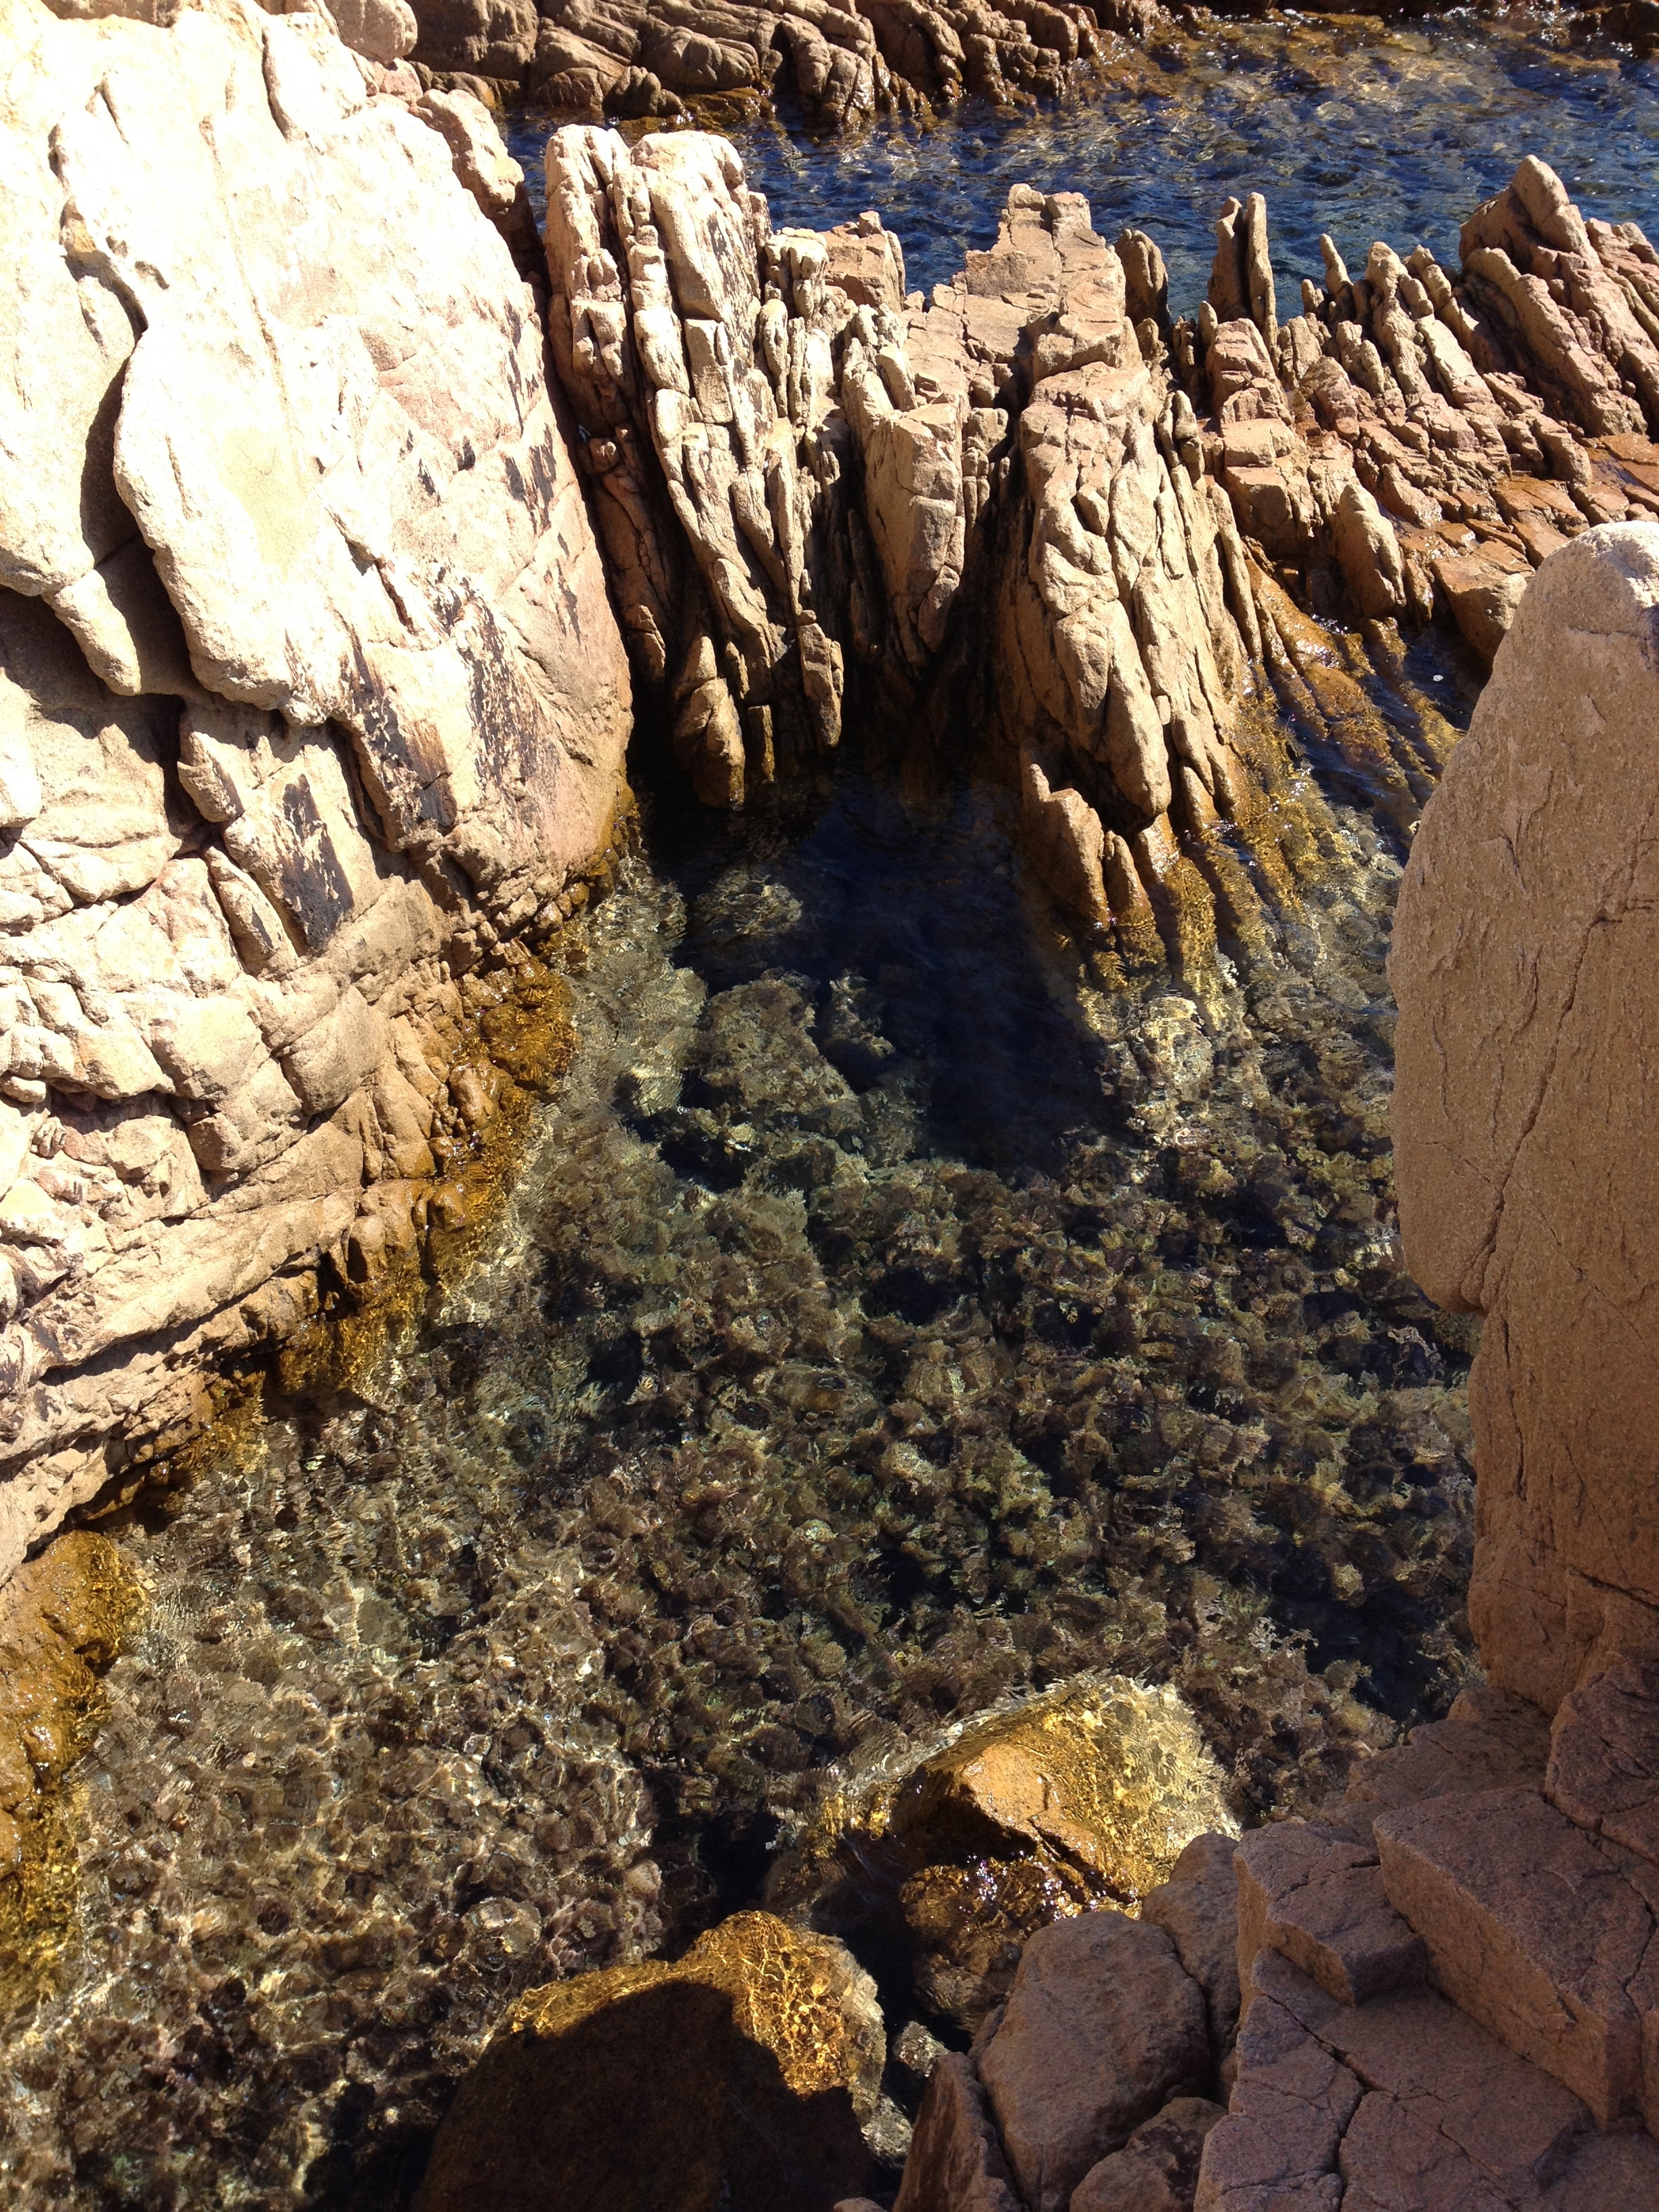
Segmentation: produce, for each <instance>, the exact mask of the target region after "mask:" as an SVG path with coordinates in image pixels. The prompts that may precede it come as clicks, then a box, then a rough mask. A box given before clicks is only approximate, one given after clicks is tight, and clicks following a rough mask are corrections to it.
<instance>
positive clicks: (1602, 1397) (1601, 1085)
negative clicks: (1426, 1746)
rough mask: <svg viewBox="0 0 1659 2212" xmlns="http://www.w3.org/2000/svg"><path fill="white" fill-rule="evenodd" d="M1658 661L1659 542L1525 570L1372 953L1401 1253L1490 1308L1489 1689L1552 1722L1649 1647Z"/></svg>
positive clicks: (1655, 1552)
mask: <svg viewBox="0 0 1659 2212" xmlns="http://www.w3.org/2000/svg"><path fill="white" fill-rule="evenodd" d="M1656 664H1659V531H1656V530H1654V529H1652V528H1650V527H1644V526H1624V527H1620V528H1610V529H1601V530H1596V531H1593V532H1589V533H1588V534H1587V535H1585V536H1584V537H1583V538H1580V539H1579V540H1578V541H1577V543H1576V544H1572V545H1571V546H1569V547H1567V548H1565V550H1562V551H1560V552H1559V553H1557V554H1556V556H1554V558H1553V559H1552V560H1551V561H1549V562H1547V565H1546V566H1545V567H1544V568H1543V569H1541V571H1540V573H1539V574H1538V576H1537V578H1536V579H1535V580H1534V583H1533V585H1532V586H1531V587H1530V588H1529V589H1528V592H1527V595H1526V598H1525V599H1523V600H1522V605H1521V609H1520V611H1519V613H1518V614H1517V616H1516V622H1515V624H1514V627H1513V628H1512V629H1511V630H1510V634H1509V636H1508V638H1507V639H1506V641H1505V642H1504V647H1503V648H1502V650H1501V652H1500V653H1499V654H1498V662H1497V665H1496V667H1495V669H1494V671H1493V675H1492V682H1491V684H1489V685H1488V686H1487V688H1486V692H1485V693H1484V694H1483V696H1482V697H1481V700H1480V706H1479V708H1477V710H1476V713H1475V717H1474V722H1473V724H1472V726H1471V727H1470V730H1469V733H1468V736H1467V737H1466V738H1464V740H1463V742H1462V745H1460V747H1459V748H1458V750H1457V752H1456V754H1455V757H1454V761H1453V765H1452V769H1451V770H1450V771H1449V774H1448V775H1447V778H1446V781H1444V782H1443V785H1442V787H1441V788H1440V790H1439V791H1438V792H1437V794H1436V796H1435V799H1434V800H1433V801H1432V803H1431V805H1430V806H1429V808H1428V809H1427V810H1426V811H1425V816H1424V822H1423V827H1422V829H1421V830H1420V831H1419V836H1418V839H1417V842H1416V844H1415V846H1414V848H1413V854H1412V859H1411V865H1410V867H1409V869H1408V871H1407V876H1406V879H1405V883H1404V884H1403V885H1402V888H1401V900H1400V909H1399V917H1398V920H1397V922H1396V925H1395V940H1394V952H1393V958H1392V963H1391V969H1390V973H1391V975H1392V978H1393V981H1394V986H1395V992H1396V994H1397V995H1398V998H1399V1000H1400V1007H1401V1021H1400V1029H1399V1038H1398V1054H1399V1073H1398V1080H1397V1089H1396V1092H1395V1112H1394V1126H1395V1146H1396V1160H1397V1171H1398V1175H1399V1179H1400V1191H1401V1223H1402V1229H1403V1233H1404V1237H1405V1241H1406V1249H1407V1253H1408V1255H1409V1256H1410V1260H1411V1264H1412V1265H1413V1268H1414V1269H1415V1271H1416V1273H1417V1274H1418V1276H1419V1279H1420V1280H1421V1281H1422V1283H1423V1285H1424V1287H1425V1290H1427V1291H1428V1292H1429V1294H1430V1296H1431V1297H1434V1298H1436V1299H1437V1300H1438V1301H1440V1302H1441V1303H1442V1304H1447V1305H1449V1306H1452V1307H1453V1308H1455V1309H1457V1310H1463V1311H1466V1312H1467V1311H1474V1312H1480V1313H1482V1314H1484V1315H1485V1316H1486V1322H1485V1325H1484V1327H1483V1330H1482V1334H1481V1342H1480V1352H1479V1353H1478V1355H1477V1358H1476V1360H1475V1364H1474V1371H1473V1374H1472V1376H1471V1378H1470V1413H1471V1418H1472V1419H1473V1421H1474V1431H1475V1451H1476V1455H1477V1465H1478V1468H1479V1474H1480V1487H1479V1492H1478V1501H1479V1517H1478V1521H1477V1537H1476V1550H1475V1562H1474V1586H1473V1589H1472V1591H1471V1597H1470V1611H1471V1617H1472V1619H1473V1620H1474V1626H1475V1629H1476V1633H1477V1634H1478V1636H1479V1638H1480V1647H1481V1650H1482V1653H1483V1655H1484V1656H1485V1658H1486V1664H1487V1666H1488V1668H1490V1669H1491V1671H1492V1674H1493V1676H1494V1678H1495V1679H1496V1680H1498V1681H1501V1682H1503V1683H1504V1685H1505V1686H1508V1687H1510V1688H1511V1689H1514V1690H1516V1691H1518V1692H1520V1693H1521V1694H1522V1695H1523V1696H1525V1697H1528V1698H1530V1699H1533V1700H1534V1702H1535V1703H1536V1704H1538V1705H1541V1706H1543V1707H1544V1708H1545V1709H1546V1710H1547V1711H1554V1709H1555V1708H1556V1707H1557V1706H1558V1705H1560V1703H1561V1701H1562V1699H1564V1698H1565V1697H1566V1696H1567V1694H1568V1693H1569V1692H1572V1691H1574V1690H1576V1689H1577V1688H1578V1687H1579V1686H1581V1685H1583V1683H1585V1682H1586V1681H1587V1680H1588V1679H1589V1675H1590V1674H1592V1673H1594V1672H1600V1671H1601V1668H1604V1667H1605V1666H1606V1665H1607V1662H1609V1661H1610V1660H1611V1659H1612V1658H1613V1657H1614V1656H1616V1655H1618V1654H1620V1653H1621V1652H1632V1653H1634V1654H1637V1655H1638V1656H1642V1657H1645V1658H1651V1657H1655V1656H1659V1541H1656V1539H1655V1536H1654V1534H1653V1511H1652V1486H1653V1477H1652V1467H1651V1453H1650V1443H1649V1439H1650V1437H1652V1436H1653V1435H1654V1433H1655V1431H1656V1425H1659V1395H1656V1392H1659V1365H1656V1362H1655V1358H1654V1355H1653V1352H1652V1349H1651V1346H1650V1340H1649V1338H1650V1332H1649V1328H1648V1325H1647V1321H1646V1316H1647V1314H1648V1311H1649V1310H1650V1306H1651V1305H1652V1304H1653V1302H1654V1299H1655V1297H1656V1291H1655V1287H1654V1285H1653V1284H1652V1282H1651V1281H1650V1273H1651V1270H1650V1267H1649V1264H1648V1261H1647V1259H1646V1256H1645V1255H1646V1239H1645V1235H1644V1228H1645V1225H1646V1224H1647V1223H1648V1222H1649V1221H1650V1219H1651V1218H1653V1213H1654V1209H1655V1205H1656V1196H1655V1194H1654V1193H1653V1192H1652V1190H1651V1189H1650V1176H1651V1172H1652V1170H1651V1165H1650V1163H1651V1158H1652V1151H1653V1147H1652V1141H1651V1128H1650V1119H1651V1112H1652V1109H1651V1104H1650V1091H1649V1089H1648V1084H1649V1073H1648V1060H1649V1056H1650V1053H1651V1052H1652V1049H1653V1046H1652V1039H1653V1036H1654V1034H1655V1030H1656V1025H1659V1002H1656V999H1655V994H1654V988H1653V984H1652V973H1653V969H1652V952H1651V947H1650V942H1649V940H1650V936H1651V932H1652V925H1651V921H1650V903H1649V890H1648V887H1647V872H1648V870H1649V869H1650V867H1651V866H1652V865H1653V863H1652V858H1651V848H1650V839H1649V836H1648V832H1647V829H1646V823H1647V819H1648V815H1649V811H1650V802H1649V799H1648V797H1647V795H1646V794H1647V792H1648V789H1649V787H1650V785H1651V783H1652V781H1653V777H1652V769H1651V764H1650V750H1651V733H1652V727H1653V717H1654V713H1655V709H1656V707H1659V665H1656Z"/></svg>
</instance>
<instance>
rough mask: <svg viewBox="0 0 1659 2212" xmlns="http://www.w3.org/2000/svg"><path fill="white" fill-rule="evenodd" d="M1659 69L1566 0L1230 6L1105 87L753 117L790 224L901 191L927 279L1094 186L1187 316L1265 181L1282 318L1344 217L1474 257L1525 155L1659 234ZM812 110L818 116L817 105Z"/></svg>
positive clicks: (534, 131)
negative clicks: (1292, 8)
mask: <svg viewBox="0 0 1659 2212" xmlns="http://www.w3.org/2000/svg"><path fill="white" fill-rule="evenodd" d="M1656 91H1659V67H1656V64H1654V63H1652V62H1647V61H1638V60H1636V59H1634V58H1632V56H1631V55H1630V54H1629V53H1628V52H1621V51H1620V49H1618V48H1617V47H1615V46H1612V45H1610V44H1608V43H1607V42H1605V41H1601V42H1593V43H1588V44H1583V43H1576V42H1575V40H1574V37H1573V33H1572V27H1571V18H1569V17H1567V16H1565V15H1560V14H1558V13H1556V12H1555V11H1553V10H1538V9H1524V8H1523V9H1510V10H1507V11H1505V12H1504V13H1503V14H1491V15H1488V14H1481V15H1475V14H1474V12H1473V11H1471V10H1468V9H1459V10H1457V11H1455V13H1453V14H1451V15H1447V16H1444V17H1442V18H1439V19H1437V20H1436V21H1431V22H1421V23H1413V24H1403V23H1398V22H1395V23H1388V22H1383V21H1377V20H1376V19H1374V18H1370V17H1366V16H1358V15H1346V16H1345V15H1338V16H1319V15H1277V16H1275V17H1274V18H1273V20H1272V21H1266V22H1261V23H1245V22H1231V21H1217V20H1215V19H1213V18H1211V19H1208V20H1207V21H1206V22H1205V23H1204V25H1203V27H1202V28H1201V29H1200V31H1198V32H1197V33H1182V34H1181V35H1179V36H1176V37H1172V38H1171V39H1170V40H1169V41H1168V42H1167V43H1165V44H1164V45H1163V46H1159V47H1158V49H1157V50H1156V53H1155V56H1154V58H1153V59H1152V62H1151V63H1150V64H1147V63H1138V64H1137V65H1136V67H1135V70H1134V74H1133V77H1132V78H1130V79H1129V80H1127V81H1126V82H1123V83H1121V84H1114V85H1113V86H1112V87H1111V88H1109V90H1107V91H1106V92H1105V93H1104V94H1103V93H1101V92H1100V91H1099V90H1097V89H1089V88H1083V89H1080V90H1079V91H1078V92H1077V93H1076V94H1074V95H1073V96H1071V97H1069V98H1067V99H1066V100H1064V101H1062V102H1060V103H1057V104H1048V105H1045V106H1041V107H1039V108H1036V109H1035V110H1027V111H1021V110H1012V111H1002V110H998V109H995V108H993V107H990V106H987V105H986V104H985V103H984V102H983V101H980V100H968V101H964V102H963V104H962V105H961V106H958V107H957V108H954V109H952V110H951V112H950V113H949V114H948V116H946V117H945V118H942V119H940V120H937V121H930V122H928V123H926V124H921V123H916V122H912V121H905V120H896V119H878V120H877V121H875V122H873V123H872V125H870V126H869V127H868V128H867V129H866V131H863V132H862V133H860V134H859V135H856V136H854V137H849V138H847V139H842V140H837V139H828V140H814V139H811V138H810V137H807V136H806V135H805V133H804V132H803V131H801V130H800V129H799V127H796V128H793V129H792V128H790V127H789V125H790V122H791V118H790V116H789V114H788V112H787V107H786V110H785V112H784V113H783V115H782V118H781V121H780V122H779V123H777V124H774V123H771V122H767V123H761V124H750V125H743V126H740V127H738V128H736V129H734V130H732V132H731V133H730V136H731V137H732V140H733V142H734V143H735V144H736V145H737V147H738V149H739V151H740V152H741V153H742V155H743V157H744V165H745V167H746V168H747V170H748V174H749V180H750V183H751V184H752V185H755V186H756V187H757V189H758V190H759V191H763V192H764V193H765V194H766V196H767V198H768V200H769V204H770V206H771V210H772V220H773V222H774V223H775V224H777V225H779V226H781V225H783V224H785V223H799V224H805V225H808V226H810V227H813V228H818V227H822V226H823V225H825V224H829V223H834V222H846V221H848V219H849V218H850V217H851V216H855V215H857V214H858V213H860V210H863V209H865V208H875V209H877V210H879V212H880V214H881V216H882V220H883V221H884V222H885V223H886V224H887V226H888V227H889V228H890V229H892V230H894V231H896V233H897V234H898V236H899V239H900V240H901V242H902V245H903V247H904V253H905V264H906V269H907V273H908V278H909V281H910V283H911V284H912V285H915V286H917V287H919V288H921V289H923V290H926V289H928V288H930V287H931V286H933V285H934V284H938V283H948V282H949V280H950V278H951V276H952V275H953V274H954V272H955V271H956V270H958V269H960V268H961V267H962V266H963V254H964V253H965V252H967V251H968V249H969V247H985V246H991V245H994V243H995V240H996V234H997V218H998V216H1000V213H1001V210H1002V208H1003V206H1004V204H1005V203H1006V199H1007V197H1008V191H1009V187H1010V186H1011V185H1016V184H1024V185H1035V186H1036V188H1037V189H1038V190H1039V191H1079V192H1081V193H1083V194H1084V196H1085V197H1086V198H1087V199H1088V201H1089V203H1090V205H1091V208H1092V210H1093V211H1094V220H1095V227H1096V228H1097V230H1098V231H1100V233H1101V234H1102V235H1103V236H1104V237H1107V238H1115V237H1116V236H1117V234H1118V233H1119V231H1120V230H1121V229H1122V228H1124V227H1125V226H1126V225H1133V227H1135V228H1139V229H1144V230H1146V231H1148V232H1150V234H1152V237H1153V238H1155V239H1156V240H1157V241H1158V246H1159V247H1160V248H1161V249H1162V251H1163V253H1164V258H1165V260H1166V262H1167V263H1168V264H1169V269H1170V299H1171V302H1172V306H1173V308H1174V311H1175V312H1176V313H1193V312H1194V311H1195V310H1196V308H1197V307H1198V304H1199V302H1200V300H1202V298H1203V297H1204V292H1205V288H1206V284H1207V283H1208V281H1209V274H1210V262H1211V258H1212V255H1213V253H1214V251H1215V220H1216V216H1217V215H1218V212H1219V210H1220V208H1221V205H1222V203H1223V202H1224V201H1225V199H1226V198H1227V197H1228V196H1229V195H1230V194H1232V195H1237V197H1241V198H1242V197H1243V195H1244V194H1245V193H1247V192H1250V191H1260V192H1262V193H1265V194H1266V196H1267V209H1268V217H1269V222H1270V224H1271V227H1272V241H1273V262H1274V270H1275V274H1276V276H1277V277H1278V280H1279V286H1280V301H1279V312H1280V313H1281V315H1284V314H1288V313H1294V312H1295V311H1296V307H1297V295H1298V291H1299V287H1300V283H1301V279H1302V278H1303V277H1304V276H1311V277H1313V278H1315V279H1316V280H1322V261H1321V258H1320V253H1319V236H1320V233H1321V232H1322V231H1325V232H1328V233H1329V234H1330V235H1331V236H1332V238H1333V239H1334V240H1335V243H1336V245H1337V246H1338V248H1339V250H1340V252H1342V253H1343V254H1344V255H1345V257H1346V258H1347V260H1348V262H1349V264H1350V266H1351V267H1352V268H1353V269H1354V270H1356V272H1358V270H1360V269H1362V268H1363V267H1364V260H1365V256H1366V254H1367V253H1368V252H1370V246H1371V243H1372V241H1373V240H1375V239H1379V238H1381V239H1386V240H1388V241H1389V244H1390V245H1392V246H1396V247H1398V248H1399V249H1400V250H1401V252H1410V251H1411V249H1412V247H1413V246H1415V245H1416V244H1417V243H1418V241H1419V240H1422V241H1423V242H1424V243H1425V244H1426V245H1427V246H1430V247H1431V249H1432V250H1433V252H1435V254H1436V255H1437V258H1439V259H1440V260H1441V261H1442V262H1443V263H1445V264H1447V265H1448V266H1449V267H1451V268H1454V269H1455V266H1456V264H1457V232H1458V227H1459V225H1460V224H1461V223H1462V222H1463V221H1464V220H1465V219H1466V218H1467V217H1468V216H1470V215H1472V214H1473V213H1474V210H1475V208H1476V207H1477V206H1479V204H1480V202H1481V201H1482V200H1484V199H1488V198H1490V197H1491V196H1492V194H1493V193H1494V192H1496V191H1500V190H1501V189H1502V187H1503V186H1504V185H1506V184H1507V183H1508V182H1509V180H1510V177H1511V176H1512V175H1513V173H1514V171H1515V166H1516V162H1517V161H1520V160H1521V159H1522V156H1523V155H1528V154H1534V155H1538V156H1539V157H1540V158H1541V160H1543V161H1547V162H1549V163H1550V165H1551V166H1552V167H1553V168H1555V169H1556V170H1558V171H1559V173H1560V175H1561V177H1562V179H1563V180H1564V181H1565V184H1566V186H1567V189H1568V191H1570V192H1571V196H1572V197H1573V198H1574V199H1575V200H1577V202H1578V204H1580V206H1581V207H1582V208H1583V210H1584V212H1585V214H1586V215H1587V216H1599V217H1601V219H1602V220H1603V221H1605V222H1639V223H1641V224H1642V225H1643V226H1644V228H1648V229H1650V231H1655V232H1659V101H1656V99H1655V94H1656ZM795 120H796V122H797V124H798V121H799V118H795ZM552 127H553V123H552V119H551V118H548V117H546V116H542V115H538V114H537V113H536V112H534V111H533V110H526V111H525V112H523V113H521V114H520V115H518V116H516V117H514V118H513V120H512V123H511V125H510V128H509V131H508V137H509V143H511V145H512V148H513V152H514V153H515V154H516V155H518V157H519V159H520V161H522V162H523V163H524V165H525V168H526V176H527V178H528V179H529V182H530V186H531V190H532V196H533V197H537V198H538V201H539V195H540V193H541V189H542V182H541V150H542V147H543V146H544V143H545V142H546V138H547V136H548V132H549V131H550V129H551V128H552Z"/></svg>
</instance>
